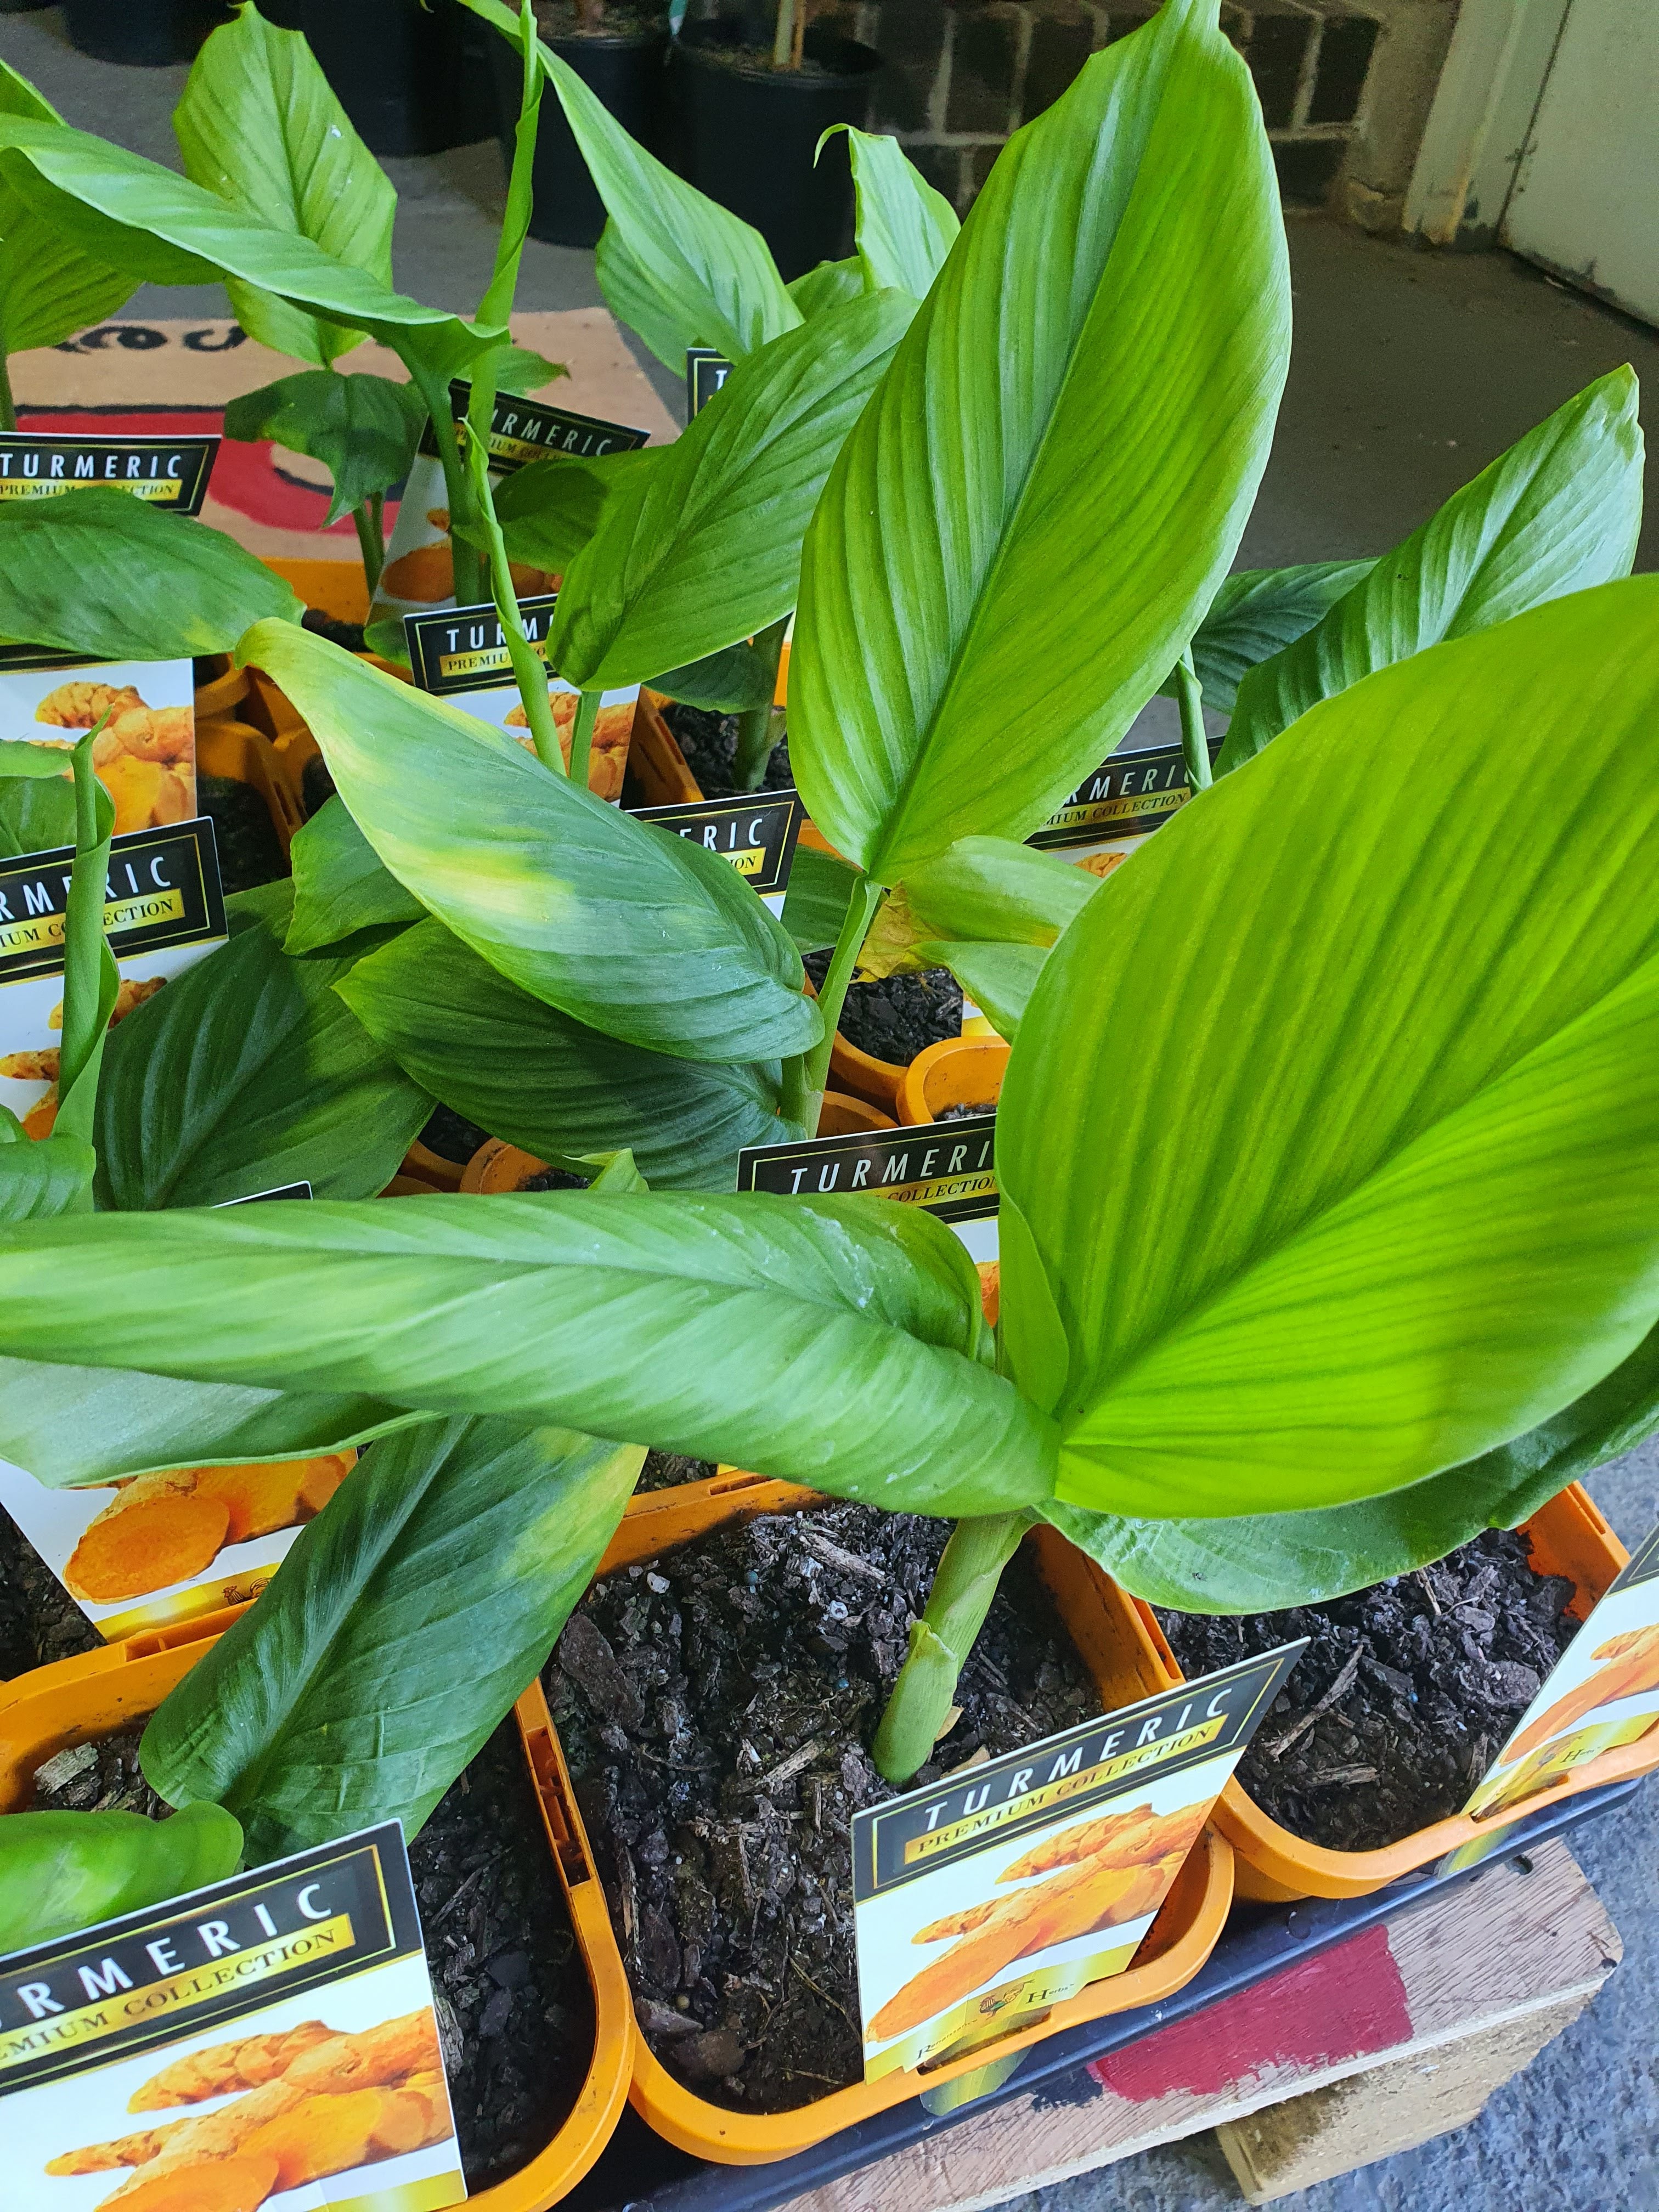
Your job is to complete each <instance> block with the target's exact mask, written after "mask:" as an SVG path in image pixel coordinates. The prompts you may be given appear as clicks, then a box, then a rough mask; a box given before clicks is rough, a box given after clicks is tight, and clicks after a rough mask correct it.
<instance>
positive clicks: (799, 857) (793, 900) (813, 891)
mask: <svg viewBox="0 0 1659 2212" xmlns="http://www.w3.org/2000/svg"><path fill="white" fill-rule="evenodd" d="M858 879H859V872H858V870H857V869H856V868H854V867H851V866H848V863H847V862H846V861H845V860H838V859H837V858H836V855H835V854H833V853H825V852H823V851H822V850H820V848H818V847H817V846H816V845H807V844H799V845H797V846H796V848H795V857H794V859H793V860H792V861H791V862H790V864H789V888H788V889H787V890H786V891H785V893H784V895H783V915H782V921H783V926H784V927H785V928H786V929H787V931H788V933H789V934H790V936H791V937H792V938H793V939H794V941H795V943H796V945H799V948H800V950H801V951H803V952H817V951H820V950H821V948H822V947H823V946H824V945H833V944H834V943H835V941H836V939H837V938H838V937H839V936H840V935H841V930H842V922H843V921H845V919H846V915H847V909H848V905H849V904H850V903H851V901H852V896H853V890H854V885H855V884H857V882H858Z"/></svg>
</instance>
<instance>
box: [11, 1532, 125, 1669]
mask: <svg viewBox="0 0 1659 2212" xmlns="http://www.w3.org/2000/svg"><path fill="white" fill-rule="evenodd" d="M103 1640H104V1639H103V1638H102V1637H101V1636H100V1635H99V1633H98V1631H97V1630H96V1629H95V1628H94V1626H93V1625H92V1623H91V1622H90V1621H89V1620H88V1619H87V1616H86V1615H85V1613H82V1610H81V1608H80V1607H79V1606H78V1605H76V1602H75V1600H74V1599H73V1598H72V1597H71V1596H70V1594H69V1592H68V1591H67V1590H66V1589H64V1585H63V1584H62V1583H60V1582H59V1581H58V1577H57V1576H56V1575H55V1574H53V1573H52V1570H51V1568H50V1567H48V1566H47V1565H46V1561H45V1560H44V1559H42V1558H41V1557H40V1553H38V1552H37V1551H36V1550H35V1548H34V1547H33V1544H31V1543H30V1541H28V1538H27V1536H25V1535H24V1534H23V1532H22V1530H21V1528H19V1527H18V1526H17V1523H16V1522H15V1521H14V1520H13V1519H12V1517H11V1516H10V1514H9V1513H8V1512H6V1511H5V1510H3V1509H0V1682H6V1681H9V1680H11V1678H12V1676H13V1675H14V1674H27V1673H28V1672H29V1670H30V1668H33V1667H48V1666H50V1665H51V1664H52V1661H53V1660H55V1659H70V1658H73V1657H74V1656H75V1655H76V1653H77V1652H82V1651H96V1650H98V1649H99V1647H100V1644H102V1642H103Z"/></svg>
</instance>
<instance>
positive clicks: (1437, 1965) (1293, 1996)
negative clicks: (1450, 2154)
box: [783, 1841, 1620, 2212]
mask: <svg viewBox="0 0 1659 2212" xmlns="http://www.w3.org/2000/svg"><path fill="white" fill-rule="evenodd" d="M1619 1957H1620V1942H1619V1937H1618V1934H1617V1931H1616V1930H1615V1929H1614V1928H1613V1923H1612V1922H1611V1920H1609V1919H1608V1917H1607V1914H1606V1912H1605V1911H1603V1910H1602V1907H1601V1900H1600V1899H1599V1898H1598V1897H1597V1896H1596V1894H1595V1891H1594V1890H1593V1889H1592V1888H1591V1887H1590V1885H1589V1882H1588V1881H1586V1880H1585V1878H1584V1876H1583V1873H1582V1872H1581V1871H1580V1869H1579V1867H1578V1864H1577V1861H1576V1860H1575V1859H1574V1858H1573V1857H1572V1854H1571V1852H1570V1851H1569V1850H1567V1848H1566V1846H1565V1844H1562V1843H1560V1842H1559V1841H1552V1842H1546V1843H1543V1844H1539V1845H1537V1846H1536V1847H1535V1848H1534V1850H1532V1851H1531V1852H1530V1853H1529V1854H1528V1855H1525V1856H1522V1857H1517V1858H1515V1859H1510V1860H1506V1861H1504V1862H1503V1863H1500V1864H1498V1865H1496V1866H1493V1867H1492V1868H1490V1869H1487V1870H1486V1872H1485V1873H1484V1874H1483V1875H1481V1876H1480V1879H1479V1881H1475V1882H1473V1883H1464V1884H1460V1885H1455V1886H1454V1887H1451V1888H1449V1889H1448V1890H1445V1891H1443V1892H1440V1893H1437V1894H1435V1895H1433V1896H1431V1897H1428V1898H1425V1899H1423V1901H1422V1902H1421V1903H1420V1904H1418V1905H1411V1906H1407V1908H1406V1909H1405V1910H1404V1911H1401V1912H1400V1913H1399V1914H1397V1915H1396V1916H1395V1917H1394V1918H1392V1919H1390V1920H1387V1921H1382V1922H1379V1923H1376V1925H1374V1926H1373V1927H1370V1928H1368V1929H1364V1930H1363V1931H1362V1932H1361V1933H1360V1934H1358V1935H1357V1936H1352V1937H1350V1939H1349V1940H1348V1941H1347V1942H1345V1943H1340V1944H1337V1945H1335V1946H1334V1947H1333V1948H1331V1949H1329V1950H1327V1951H1323V1952H1321V1953H1320V1954H1318V1955H1317V1956H1316V1957H1314V1958H1312V1959H1310V1960H1308V1961H1307V1962H1306V1963H1305V1964H1304V1965H1302V1966H1287V1967H1285V1968H1284V1969H1283V1970H1282V1971H1281V1972H1279V1973H1277V1974H1274V1975H1273V1976H1271V1977H1269V1978H1267V1980H1265V1981H1262V1982H1259V1983H1257V1984H1255V1985H1254V1986H1253V1987H1251V1988H1249V1989H1248V1990H1241V1991H1240V1992H1239V1993H1238V1994H1237V1996H1231V1997H1227V1998H1224V1999H1223V2000H1221V2001H1220V2002H1218V2003H1217V2004H1214V2005H1211V2006H1209V2007H1207V2008H1206V2009H1205V2010H1203V2011H1202V2012H1200V2013H1197V2014H1194V2015H1193V2016H1192V2017H1191V2018H1189V2019H1187V2020H1182V2021H1175V2022H1173V2023H1172V2024H1171V2025H1170V2027H1166V2028H1164V2029H1162V2030H1160V2031H1159V2032H1158V2033H1155V2034H1152V2035H1149V2036H1146V2037H1143V2038H1142V2039H1140V2040H1139V2042H1138V2043H1135V2044H1133V2045H1131V2046H1130V2047H1129V2048H1128V2049H1127V2050H1124V2051H1116V2052H1113V2053H1110V2054H1109V2055H1108V2056H1107V2057H1104V2058H1102V2059H1098V2060H1097V2061H1096V2062H1095V2063H1094V2064H1092V2065H1091V2066H1090V2067H1088V2068H1087V2069H1085V2070H1084V2072H1082V2073H1081V2074H1079V2075H1077V2076H1075V2077H1073V2078H1072V2079H1071V2080H1070V2081H1068V2082H1067V2084H1066V2092H1062V2093H1060V2094H1058V2095H1057V2094H1056V2092H1055V2089H1054V2087H1053V2086H1051V2087H1048V2089H1046V2090H1040V2091H1037V2092H1035V2093H1032V2094H1030V2095H1029V2096H1026V2097H1016V2098H1013V2099H1012V2100H1010V2101H1009V2102H1007V2103H1006V2104H1004V2105H1000V2106H998V2107H996V2109H994V2111H990V2112H985V2113H983V2114H981V2115H980V2116H979V2117H977V2118H964V2119H963V2120H962V2121H961V2122H959V2123H958V2124H957V2125H956V2126H954V2127H952V2128H950V2129H947V2130H941V2131H940V2132H939V2134H937V2135H934V2136H929V2137H927V2139H925V2140H924V2141H922V2142H917V2143H914V2144H912V2145H910V2146H909V2147H908V2148H906V2149H904V2150H902V2151H899V2152H896V2153H895V2154H894V2155H893V2156H891V2157H890V2158H886V2159H883V2160H880V2161H878V2163H877V2164H875V2165H873V2166H865V2167H862V2168H860V2170H859V2171H858V2172H854V2173H850V2174H847V2175H844V2176H842V2179H839V2180H837V2181H834V2182H830V2183H827V2184H825V2185H823V2186H822V2187H820V2188H817V2189H814V2190H811V2191H807V2192H806V2194H805V2195H804V2196H799V2197H794V2198H793V2199H792V2200H791V2201H790V2203H789V2204H788V2205H787V2207H785V2208H783V2212H894V2208H895V2207H897V2206H904V2207H907V2208H915V2212H979V2208H980V2207H982V2206H987V2205H992V2204H1000V2203H1003V2202H1004V2201H1005V2200H1006V2198H1008V2197H1017V2196H1019V2195H1021V2194H1023V2193H1024V2191H1028V2190H1032V2189H1038V2188H1042V2187H1044V2186H1045V2185H1048V2184H1049V2183H1052V2182H1056V2181H1064V2180H1066V2179H1069V2178H1070V2177H1071V2176H1073V2175H1074V2174H1079V2173H1088V2172H1093V2171H1094V2170H1095V2169H1096V2168H1097V2167H1099V2166H1110V2165H1113V2164H1115V2162H1116V2161H1117V2160H1121V2159H1126V2158H1133V2156H1134V2155H1135V2154H1136V2153H1137V2152H1139V2151H1143V2150H1150V2149H1151V2148H1152V2147H1153V2146H1154V2145H1155V2144H1158V2143H1167V2142H1179V2141H1181V2140H1182V2138H1184V2137H1186V2136H1194V2135H1196V2134H1199V2133H1200V2132H1201V2131H1202V2130H1206V2129H1213V2130H1215V2131H1216V2134H1217V2136H1218V2140H1219V2142H1220V2145H1221V2148H1222V2149H1223V2151H1224V2152H1225V2155H1226V2158H1227V2161H1228V2163H1229V2165H1230V2166H1231V2168H1232V2170H1233V2172H1234V2174H1235V2175H1236V2176H1237V2179H1238V2181H1239V2184H1240V2186H1241V2188H1242V2190H1243V2193H1244V2195H1245V2197H1247V2198H1248V2200H1249V2202H1250V2203H1253V2204H1265V2203H1271V2202H1273V2200H1274V2199H1275V2198H1277V2197H1284V2196H1287V2195H1289V2194H1291V2192H1292V2191H1297V2190H1300V2189H1306V2188H1308V2187H1309V2186H1310V2185H1311V2184H1312V2183H1314V2182H1316V2181H1324V2180H1328V2179H1331V2178H1332V2177H1333V2176H1334V2175H1336V2174H1339V2173H1346V2172H1351V2171H1352V2169H1353V2168H1354V2167H1355V2166H1365V2165H1369V2164H1370V2162H1371V2160H1374V2159H1379V2158H1386V2157H1388V2156H1389V2155H1390V2154H1392V2153H1394V2152H1395V2151H1399V2150H1407V2149H1410V2148H1413V2146H1415V2145H1416V2144H1418V2143H1421V2142H1428V2141H1430V2140H1431V2138H1432V2137H1433V2136H1438V2135H1444V2134H1446V2133H1448V2132H1449V2130H1452V2129H1454V2128H1459V2127H1462V2126H1464V2125H1466V2124H1467V2123H1468V2121H1470V2120H1472V2119H1473V2118H1474V2117H1475V2115H1476V2114H1477V2113H1478V2112H1480V2109H1481V2107H1482V2106H1483V2105H1484V2104H1485V2103H1486V2099H1487V2098H1488V2097H1489V2096H1490V2095H1491V2094H1492V2091H1493V2090H1494V2089H1496V2088H1497V2087H1498V2086H1499V2085H1500V2084H1501V2083H1502V2082H1504V2081H1508V2080H1509V2079H1510V2076H1511V2075H1514V2074H1516V2073H1518V2072H1519V2071H1520V2070H1521V2069H1522V2067H1524V2066H1526V2065H1528V2064H1529V2063H1530V2062H1531V2061H1532V2060H1533V2059H1534V2057H1536V2056H1537V2055H1538V2053H1539V2051H1541V2050H1542V2049H1543V2048H1544V2046H1545V2045H1546V2044H1547V2043H1549V2042H1550V2041H1552V2040H1553V2038H1554V2037H1556V2036H1557V2035H1559V2033H1561V2031H1562V2029H1563V2028H1564V2027H1566V2026H1567V2025H1568V2024H1569V2022H1570V2021H1573V2020H1576V2019H1577V2016H1578V2015H1579V2014H1580V2013H1581V2012H1582V2011H1583V2008H1584V2007H1585V2006H1586V2005H1587V2004H1588V2003H1589V2001H1590V1999H1591V1997H1593V1996H1595V1992H1596V1990H1598V1989H1600V1987H1601V1984H1602V1983H1603V1982H1604V1981H1605V1980H1606V1979H1607V1976H1608V1974H1610V1973H1611V1972H1612V1971H1613V1967H1614V1966H1616V1965H1617V1964H1618V1961H1619Z"/></svg>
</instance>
